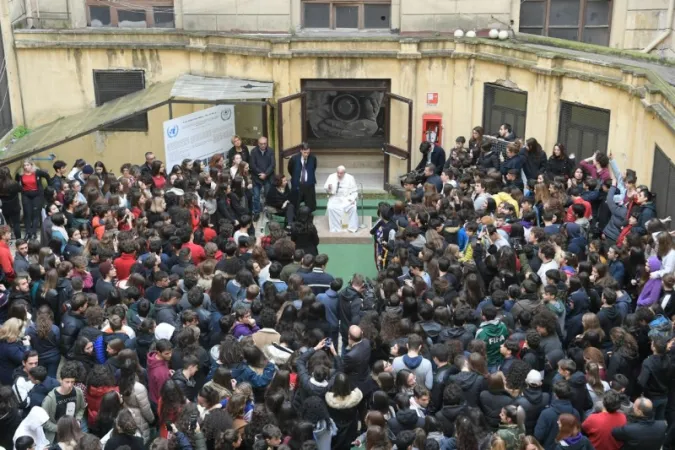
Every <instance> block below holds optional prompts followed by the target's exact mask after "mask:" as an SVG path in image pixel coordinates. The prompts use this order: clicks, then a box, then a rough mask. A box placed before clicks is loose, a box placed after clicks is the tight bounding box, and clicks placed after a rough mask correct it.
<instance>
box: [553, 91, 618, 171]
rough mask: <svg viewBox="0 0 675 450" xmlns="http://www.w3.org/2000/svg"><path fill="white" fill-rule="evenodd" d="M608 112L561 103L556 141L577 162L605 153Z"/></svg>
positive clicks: (575, 104)
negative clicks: (560, 143)
mask: <svg viewBox="0 0 675 450" xmlns="http://www.w3.org/2000/svg"><path fill="white" fill-rule="evenodd" d="M608 135H609V110H606V109H599V108H592V107H590V106H584V105H581V104H578V103H569V102H562V107H561V108H560V127H559V129H558V140H559V141H560V142H562V143H563V144H564V145H565V147H566V148H567V153H568V154H572V153H573V154H574V156H575V157H576V160H577V161H580V160H582V159H585V158H589V157H591V156H593V155H594V154H595V152H596V151H601V152H606V151H607V137H608Z"/></svg>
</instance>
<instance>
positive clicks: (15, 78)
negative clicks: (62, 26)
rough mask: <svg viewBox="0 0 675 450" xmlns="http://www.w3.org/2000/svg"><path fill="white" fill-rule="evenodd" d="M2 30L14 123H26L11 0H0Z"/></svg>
mask: <svg viewBox="0 0 675 450" xmlns="http://www.w3.org/2000/svg"><path fill="white" fill-rule="evenodd" d="M0 31H1V32H2V45H3V49H4V50H5V76H6V77H7V89H8V90H9V92H8V94H9V95H7V97H8V99H9V104H10V105H11V110H12V125H13V126H15V127H16V126H19V125H25V124H26V117H25V116H24V111H23V98H22V96H21V80H20V78H19V62H18V59H17V56H16V50H15V47H14V29H13V28H12V21H11V19H10V15H9V1H8V0H0Z"/></svg>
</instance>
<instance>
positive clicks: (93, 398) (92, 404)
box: [85, 386, 120, 426]
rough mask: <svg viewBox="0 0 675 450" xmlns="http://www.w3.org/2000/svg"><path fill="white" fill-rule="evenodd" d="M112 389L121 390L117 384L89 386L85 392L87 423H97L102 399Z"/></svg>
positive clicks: (90, 424)
mask: <svg viewBox="0 0 675 450" xmlns="http://www.w3.org/2000/svg"><path fill="white" fill-rule="evenodd" d="M110 391H116V392H119V391H120V390H119V388H118V387H117V386H89V387H88V388H87V392H86V394H85V398H86V400H87V411H89V413H88V414H87V424H88V425H89V426H92V425H95V424H96V418H97V417H98V410H99V409H101V400H103V396H104V395H105V394H107V393H108V392H110Z"/></svg>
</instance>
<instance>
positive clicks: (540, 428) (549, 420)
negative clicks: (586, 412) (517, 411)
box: [534, 399, 580, 450]
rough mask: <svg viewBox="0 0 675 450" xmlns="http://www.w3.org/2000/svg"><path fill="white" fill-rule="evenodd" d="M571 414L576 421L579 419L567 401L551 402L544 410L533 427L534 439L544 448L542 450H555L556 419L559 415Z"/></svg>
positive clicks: (556, 400)
mask: <svg viewBox="0 0 675 450" xmlns="http://www.w3.org/2000/svg"><path fill="white" fill-rule="evenodd" d="M564 413H567V414H573V415H574V416H576V418H577V419H580V417H579V413H578V412H577V410H576V409H574V407H573V406H572V403H570V401H569V400H560V399H555V400H553V401H552V402H551V406H550V407H548V408H546V409H544V411H542V413H541V415H540V416H539V419H538V420H537V425H536V426H535V427H534V437H535V438H537V440H538V441H539V443H540V444H541V445H542V447H544V450H553V449H555V437H556V435H557V434H558V417H560V414H564Z"/></svg>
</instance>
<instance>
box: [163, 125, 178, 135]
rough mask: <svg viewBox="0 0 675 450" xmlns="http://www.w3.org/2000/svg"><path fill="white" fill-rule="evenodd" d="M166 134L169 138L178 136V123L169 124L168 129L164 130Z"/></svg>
mask: <svg viewBox="0 0 675 450" xmlns="http://www.w3.org/2000/svg"><path fill="white" fill-rule="evenodd" d="M166 135H167V136H169V137H170V138H175V137H176V136H178V125H173V126H170V127H169V129H168V130H166Z"/></svg>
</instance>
